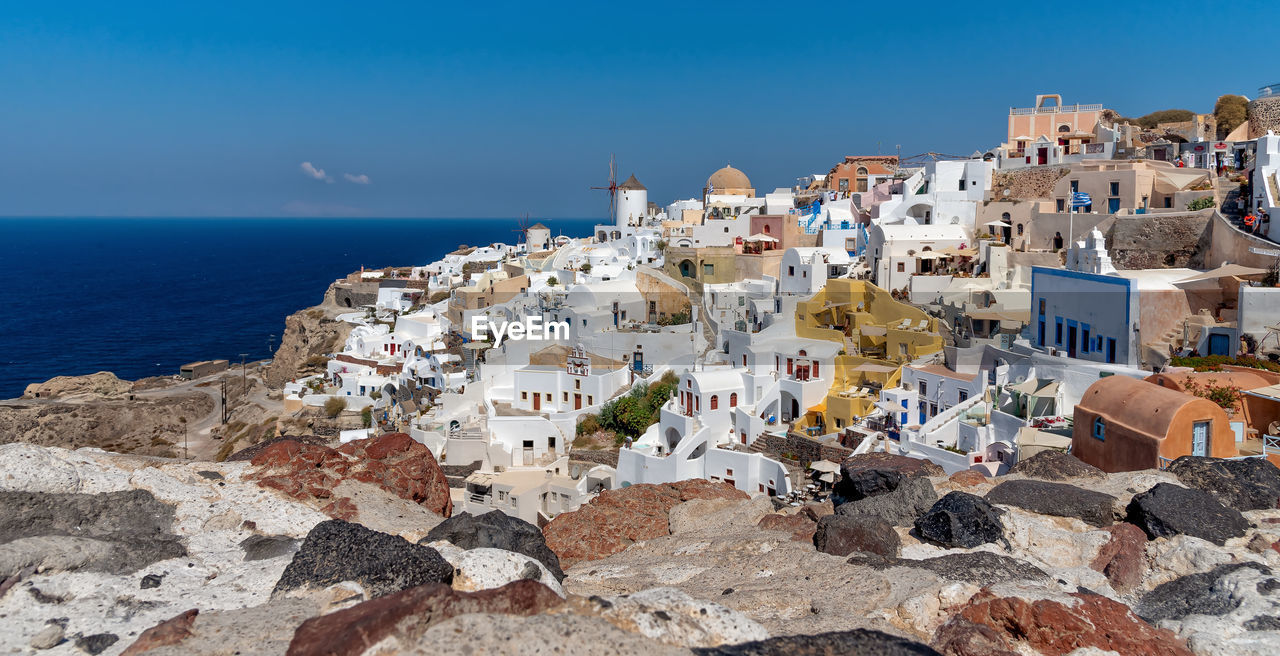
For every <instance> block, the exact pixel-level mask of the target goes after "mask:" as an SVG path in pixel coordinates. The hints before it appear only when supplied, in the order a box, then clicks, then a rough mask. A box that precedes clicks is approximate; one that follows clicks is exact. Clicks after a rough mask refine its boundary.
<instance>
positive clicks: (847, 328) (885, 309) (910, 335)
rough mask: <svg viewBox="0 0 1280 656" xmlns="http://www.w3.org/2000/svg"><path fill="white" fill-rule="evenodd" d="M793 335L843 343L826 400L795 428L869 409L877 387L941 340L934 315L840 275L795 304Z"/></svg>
mask: <svg viewBox="0 0 1280 656" xmlns="http://www.w3.org/2000/svg"><path fill="white" fill-rule="evenodd" d="M796 336H797V337H802V338H808V339H822V340H828V341H833V342H836V343H838V344H840V345H841V346H842V349H841V351H840V354H839V355H837V356H836V362H835V371H836V375H835V378H834V379H833V382H832V385H831V389H830V391H828V393H827V397H826V399H825V400H824V401H823V403H821V404H819V405H817V406H815V407H813V408H810V409H809V411H808V412H807V413H806V414H805V416H804V418H803V419H802V420H801V421H800V422H798V423H797V428H800V429H804V428H807V427H809V426H817V425H821V426H824V427H825V430H827V431H830V430H833V429H834V430H839V429H841V428H844V427H845V426H849V425H851V424H852V423H853V422H854V421H855V420H856V419H857V418H859V417H864V416H866V415H869V414H871V412H872V411H873V410H874V409H875V404H876V402H877V401H878V400H879V390H881V389H885V388H889V387H893V386H895V385H897V384H898V380H899V378H900V377H901V368H902V365H903V364H906V363H908V362H911V361H914V360H916V359H917V358H920V357H922V356H925V355H929V354H930V353H936V352H938V351H941V350H942V345H943V341H942V335H941V334H939V331H938V320H937V319H935V318H933V317H931V316H929V315H928V314H926V313H925V312H923V311H922V310H919V309H917V308H914V307H912V306H910V305H907V304H905V303H900V302H898V301H896V300H894V299H893V298H892V297H891V296H890V295H889V292H887V291H885V290H883V289H881V288H879V287H876V286H875V285H873V284H871V283H869V282H866V281H863V280H850V279H845V278H838V279H835V280H830V281H828V282H827V284H826V286H825V287H824V288H823V289H822V291H820V292H818V293H817V294H815V295H814V296H813V298H811V299H809V300H807V301H802V302H800V303H798V304H797V306H796Z"/></svg>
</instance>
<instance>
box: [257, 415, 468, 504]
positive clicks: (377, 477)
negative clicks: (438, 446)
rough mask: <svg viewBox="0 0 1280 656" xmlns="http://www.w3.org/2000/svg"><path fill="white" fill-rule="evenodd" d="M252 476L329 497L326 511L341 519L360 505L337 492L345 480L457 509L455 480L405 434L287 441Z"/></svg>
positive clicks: (261, 459) (310, 497) (297, 492)
mask: <svg viewBox="0 0 1280 656" xmlns="http://www.w3.org/2000/svg"><path fill="white" fill-rule="evenodd" d="M251 462H252V464H253V465H254V466H255V468H256V469H255V470H254V471H252V472H250V473H249V474H248V476H247V478H250V479H257V481H258V485H260V486H262V487H266V488H272V489H276V490H279V491H281V492H283V493H285V494H286V495H288V496H291V497H293V498H295V499H301V500H304V501H316V502H324V501H326V500H327V501H329V503H327V504H325V505H324V506H323V508H322V511H323V512H325V513H326V514H328V515H329V516H330V517H334V518H335V519H345V520H348V521H350V520H354V519H355V518H356V517H357V516H358V515H359V509H358V507H357V506H356V505H355V503H354V502H352V501H351V500H350V499H346V498H339V497H335V496H334V494H333V489H334V488H336V487H337V486H338V485H340V484H341V483H342V482H343V481H344V480H355V481H360V482H363V483H368V484H370V485H374V486H377V487H380V488H382V489H383V490H386V491H387V492H389V493H391V494H394V495H396V496H398V497H400V498H402V499H408V500H410V501H413V502H414V503H417V504H418V505H421V506H423V507H425V508H427V509H428V510H430V511H432V512H434V513H436V514H439V515H440V516H442V517H448V516H450V515H451V514H453V501H452V500H451V499H450V497H449V483H448V481H447V480H446V479H445V476H444V472H443V471H442V470H441V469H440V465H439V463H437V462H436V459H435V457H434V456H432V455H431V450H430V449H428V448H427V447H426V446H423V445H422V444H419V443H418V442H416V441H414V440H413V438H411V437H409V436H408V435H406V434H404V433H388V434H386V435H382V436H380V437H373V438H368V439H364V440H355V441H352V442H348V443H346V444H344V445H342V447H341V448H339V449H331V448H329V447H327V446H321V445H315V444H304V443H300V442H295V441H292V440H284V441H281V442H277V443H275V444H272V445H270V446H269V447H267V448H265V449H263V450H262V451H261V452H259V453H258V454H257V455H256V456H254V457H253V459H252V461H251Z"/></svg>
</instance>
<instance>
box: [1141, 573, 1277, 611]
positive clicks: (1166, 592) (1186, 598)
mask: <svg viewBox="0 0 1280 656" xmlns="http://www.w3.org/2000/svg"><path fill="white" fill-rule="evenodd" d="M1246 567H1248V568H1252V569H1256V570H1258V571H1259V572H1263V573H1266V572H1268V571H1269V570H1268V569H1267V568H1266V567H1265V566H1263V565H1261V564H1258V563H1231V564H1228V565H1219V566H1218V567H1215V568H1213V569H1212V570H1210V571H1208V572H1201V573H1199V574H1188V575H1186V576H1181V577H1178V578H1176V579H1174V580H1172V581H1169V582H1167V583H1161V584H1160V585H1158V586H1156V587H1155V589H1153V590H1152V591H1151V592H1148V593H1147V594H1145V595H1143V596H1142V598H1141V599H1139V600H1138V603H1137V604H1135V605H1134V607H1133V611H1134V612H1135V613H1137V614H1138V617H1141V618H1142V619H1144V620H1146V621H1148V622H1150V623H1152V624H1155V623H1157V622H1159V621H1160V620H1169V619H1173V620H1177V619H1182V618H1184V617H1186V616H1188V615H1217V616H1221V615H1226V614H1227V613H1229V612H1231V611H1233V610H1235V609H1236V608H1238V607H1239V606H1240V602H1241V598H1240V597H1239V596H1236V595H1234V594H1232V591H1231V590H1228V589H1225V588H1223V587H1222V586H1219V585H1218V581H1219V580H1220V579H1221V578H1222V577H1224V576H1226V575H1228V574H1230V573H1232V572H1235V571H1238V570H1240V569H1243V568H1246Z"/></svg>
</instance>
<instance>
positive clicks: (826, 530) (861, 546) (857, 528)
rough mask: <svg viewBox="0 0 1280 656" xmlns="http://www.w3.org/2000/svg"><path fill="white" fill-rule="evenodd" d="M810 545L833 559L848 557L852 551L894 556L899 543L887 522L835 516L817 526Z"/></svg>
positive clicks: (869, 518) (822, 520) (899, 547)
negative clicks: (835, 557) (833, 557)
mask: <svg viewBox="0 0 1280 656" xmlns="http://www.w3.org/2000/svg"><path fill="white" fill-rule="evenodd" d="M813 545H814V546H815V547H817V549H818V551H821V552H822V553H828V554H831V555H833V556H848V555H849V554H851V553H854V552H855V551H856V552H863V553H873V554H877V555H880V556H897V555H898V552H899V551H901V549H902V540H901V539H900V538H899V537H898V533H897V532H896V531H894V530H893V526H892V525H890V524H889V522H886V521H885V520H883V519H881V518H879V517H876V516H874V515H839V514H836V515H828V516H826V517H823V518H822V519H821V520H820V521H819V522H818V530H817V532H816V533H814V535H813Z"/></svg>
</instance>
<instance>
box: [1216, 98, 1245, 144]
mask: <svg viewBox="0 0 1280 656" xmlns="http://www.w3.org/2000/svg"><path fill="white" fill-rule="evenodd" d="M1213 117H1214V119H1216V120H1217V122H1218V138H1220V139H1221V138H1225V137H1226V136H1227V135H1228V134H1230V133H1231V131H1232V130H1234V129H1236V128H1238V127H1240V124H1241V123H1244V122H1245V120H1246V119H1248V118H1249V101H1248V100H1245V99H1244V96H1236V95H1233V94H1227V95H1225V96H1219V97H1218V102H1217V103H1216V104H1215V105H1214V106H1213Z"/></svg>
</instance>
